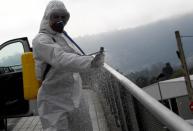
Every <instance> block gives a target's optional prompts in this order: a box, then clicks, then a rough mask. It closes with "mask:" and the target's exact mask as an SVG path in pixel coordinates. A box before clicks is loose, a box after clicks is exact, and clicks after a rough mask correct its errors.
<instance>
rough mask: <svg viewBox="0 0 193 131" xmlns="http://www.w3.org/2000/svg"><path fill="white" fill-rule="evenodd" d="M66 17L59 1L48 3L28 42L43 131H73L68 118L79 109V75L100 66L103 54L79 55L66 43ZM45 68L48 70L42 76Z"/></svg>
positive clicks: (67, 15) (65, 11) (64, 9)
mask: <svg viewBox="0 0 193 131" xmlns="http://www.w3.org/2000/svg"><path fill="white" fill-rule="evenodd" d="M69 17H70V14H69V12H68V11H67V10H66V8H65V6H64V4H63V2H61V1H58V0H53V1H50V2H49V4H48V5H47V7H46V10H45V13H44V16H43V19H42V21H41V25H40V31H39V33H38V35H37V36H36V37H35V38H34V39H33V42H32V45H33V55H34V59H35V64H36V65H35V66H36V75H37V79H38V80H41V81H42V84H41V87H40V89H39V91H38V95H37V107H38V113H39V116H40V120H41V123H42V127H43V130H44V131H72V130H73V129H71V127H70V124H71V123H70V122H69V118H70V116H69V115H71V114H72V112H73V111H74V110H75V109H77V108H78V107H79V103H80V100H81V99H80V98H81V88H82V83H81V77H80V75H79V72H84V71H88V70H90V71H93V70H95V69H97V68H98V67H101V66H103V64H104V54H103V53H101V54H97V55H96V56H95V57H94V58H93V57H92V56H83V55H82V56H81V55H79V53H78V52H77V51H76V50H75V49H74V48H73V47H72V45H70V44H69V43H68V42H67V39H66V37H65V36H64V34H63V28H64V26H65V25H66V23H67V21H68V19H69ZM48 65H49V66H50V68H49V70H48V71H47V73H46V76H44V72H45V70H46V68H47V67H48ZM77 119H79V118H77ZM79 129H80V128H79ZM79 129H77V130H79Z"/></svg>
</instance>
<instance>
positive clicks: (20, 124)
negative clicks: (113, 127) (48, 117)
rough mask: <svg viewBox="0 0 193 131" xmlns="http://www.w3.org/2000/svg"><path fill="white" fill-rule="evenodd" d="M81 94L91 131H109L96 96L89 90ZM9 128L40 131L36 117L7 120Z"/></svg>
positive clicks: (21, 130) (19, 130)
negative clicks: (90, 123) (91, 127)
mask: <svg viewBox="0 0 193 131" xmlns="http://www.w3.org/2000/svg"><path fill="white" fill-rule="evenodd" d="M83 92H84V99H85V101H86V102H87V103H88V106H89V114H90V117H91V120H92V126H93V131H109V130H108V127H107V123H106V119H105V117H104V112H103V109H102V106H101V104H100V102H99V99H98V97H97V94H96V93H95V92H93V91H91V90H84V91H83ZM9 126H10V127H11V126H12V127H13V128H12V131H42V126H41V123H40V120H39V117H38V116H32V117H23V118H21V119H18V118H13V119H9V120H8V129H9Z"/></svg>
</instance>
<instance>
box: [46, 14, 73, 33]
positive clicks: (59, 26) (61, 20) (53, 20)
mask: <svg viewBox="0 0 193 131" xmlns="http://www.w3.org/2000/svg"><path fill="white" fill-rule="evenodd" d="M69 17H70V14H69V13H68V12H67V11H66V10H56V11H53V12H52V13H51V14H50V21H49V24H50V27H51V28H52V30H54V31H56V32H58V33H62V32H63V29H64V26H65V25H66V23H67V22H68V20H69Z"/></svg>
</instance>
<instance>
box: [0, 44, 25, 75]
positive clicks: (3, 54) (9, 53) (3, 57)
mask: <svg viewBox="0 0 193 131" xmlns="http://www.w3.org/2000/svg"><path fill="white" fill-rule="evenodd" d="M22 53H24V49H23V45H22V43H21V42H15V43H11V44H8V45H6V46H5V47H3V48H2V49H1V50H0V72H1V73H2V72H4V73H6V72H12V71H20V70H21V55H22Z"/></svg>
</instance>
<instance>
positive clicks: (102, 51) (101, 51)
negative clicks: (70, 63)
mask: <svg viewBox="0 0 193 131" xmlns="http://www.w3.org/2000/svg"><path fill="white" fill-rule="evenodd" d="M99 53H104V47H100V51H97V52H94V53H91V54H88V55H96V54H99Z"/></svg>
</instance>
